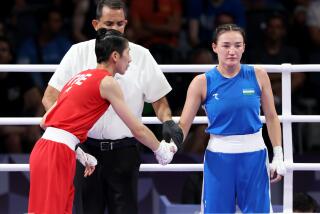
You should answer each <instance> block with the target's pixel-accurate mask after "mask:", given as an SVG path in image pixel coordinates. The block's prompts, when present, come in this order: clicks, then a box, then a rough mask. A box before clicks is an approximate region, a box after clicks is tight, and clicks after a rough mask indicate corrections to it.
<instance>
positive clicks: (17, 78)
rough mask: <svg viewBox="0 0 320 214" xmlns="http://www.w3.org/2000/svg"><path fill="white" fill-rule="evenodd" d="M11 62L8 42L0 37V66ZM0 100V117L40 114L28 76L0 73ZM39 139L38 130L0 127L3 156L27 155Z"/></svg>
mask: <svg viewBox="0 0 320 214" xmlns="http://www.w3.org/2000/svg"><path fill="white" fill-rule="evenodd" d="M13 62H14V55H13V52H12V49H11V45H10V43H9V40H8V39H6V38H4V37H0V64H11V63H13ZM0 99H1V101H2V104H1V105H0V116H1V117H35V116H40V115H42V114H43V112H44V111H43V108H42V105H41V93H40V91H39V89H38V88H37V87H35V85H34V84H33V82H32V80H31V78H30V76H29V74H28V73H12V72H11V73H10V72H0ZM39 137H40V128H39V126H0V139H1V141H2V142H3V145H4V146H3V147H4V148H3V149H4V151H5V152H9V153H21V152H29V151H31V148H32V147H33V144H34V142H35V141H36V140H37V139H38V138H39Z"/></svg>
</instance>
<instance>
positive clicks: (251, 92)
mask: <svg viewBox="0 0 320 214" xmlns="http://www.w3.org/2000/svg"><path fill="white" fill-rule="evenodd" d="M254 93H255V90H254V89H251V88H246V89H242V94H243V95H248V96H250V95H253V94H254Z"/></svg>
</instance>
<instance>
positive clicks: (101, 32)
mask: <svg viewBox="0 0 320 214" xmlns="http://www.w3.org/2000/svg"><path fill="white" fill-rule="evenodd" d="M107 32H108V30H107V29H106V28H100V29H98V30H97V38H98V39H103V38H104V37H105V36H106V34H107Z"/></svg>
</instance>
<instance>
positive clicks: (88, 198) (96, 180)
mask: <svg viewBox="0 0 320 214" xmlns="http://www.w3.org/2000/svg"><path fill="white" fill-rule="evenodd" d="M119 141H121V140H118V141H117V145H120V143H121V142H119ZM128 141H129V142H130V141H132V144H129V145H126V146H124V147H121V148H118V147H113V148H112V150H111V149H108V150H105V149H104V147H101V146H99V142H97V144H96V145H95V144H94V143H92V142H91V143H88V142H85V143H83V144H81V145H80V147H81V148H83V150H84V151H86V152H88V153H90V154H91V155H93V156H94V157H96V158H97V160H98V165H97V166H96V169H95V171H94V173H93V174H92V175H91V176H89V177H87V178H84V177H83V175H84V167H83V166H82V164H81V163H79V162H78V161H77V167H76V176H75V179H74V185H75V197H74V207H73V211H74V212H75V213H76V214H103V213H105V209H106V208H107V210H108V214H126V213H128V214H129V213H130V214H137V213H138V202H137V185H138V176H139V167H140V163H141V159H140V154H139V150H138V143H137V140H136V139H135V138H129V139H126V144H128ZM118 143H119V144H118ZM101 150H105V151H101Z"/></svg>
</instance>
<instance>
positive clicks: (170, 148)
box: [153, 140, 178, 165]
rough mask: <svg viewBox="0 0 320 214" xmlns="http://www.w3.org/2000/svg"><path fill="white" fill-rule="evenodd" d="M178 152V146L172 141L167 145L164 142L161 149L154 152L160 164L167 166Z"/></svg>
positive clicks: (161, 143)
mask: <svg viewBox="0 0 320 214" xmlns="http://www.w3.org/2000/svg"><path fill="white" fill-rule="evenodd" d="M177 150H178V149H177V146H176V144H174V143H173V142H172V141H171V142H170V143H167V142H165V141H164V140H162V141H161V142H160V145H159V148H158V149H157V150H155V151H153V152H154V154H155V156H156V159H157V161H158V163H159V164H161V165H167V164H168V163H170V162H171V161H172V158H173V155H174V154H175V153H176V152H177Z"/></svg>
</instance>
